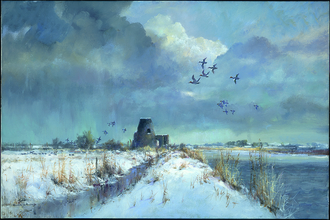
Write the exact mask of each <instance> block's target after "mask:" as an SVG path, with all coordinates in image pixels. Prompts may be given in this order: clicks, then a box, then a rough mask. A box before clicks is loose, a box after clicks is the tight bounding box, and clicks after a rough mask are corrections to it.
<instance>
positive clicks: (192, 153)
mask: <svg viewBox="0 0 330 220" xmlns="http://www.w3.org/2000/svg"><path fill="white" fill-rule="evenodd" d="M181 151H182V152H183V153H185V154H183V153H181V154H180V157H181V158H186V155H187V156H188V157H191V158H193V159H196V160H199V161H200V162H202V163H205V164H206V163H207V160H206V157H205V156H204V154H203V151H201V150H190V149H188V148H186V147H183V148H182V149H181Z"/></svg>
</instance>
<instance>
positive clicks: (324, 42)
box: [283, 31, 329, 54]
mask: <svg viewBox="0 0 330 220" xmlns="http://www.w3.org/2000/svg"><path fill="white" fill-rule="evenodd" d="M283 51H285V52H287V51H293V52H304V53H312V54H321V53H329V32H328V31H324V32H323V33H322V34H321V35H319V36H317V38H315V39H313V40H312V41H310V42H308V43H303V42H300V41H297V40H290V41H289V42H288V44H287V45H286V46H285V47H284V48H283Z"/></svg>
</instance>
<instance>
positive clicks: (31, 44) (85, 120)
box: [2, 2, 179, 142]
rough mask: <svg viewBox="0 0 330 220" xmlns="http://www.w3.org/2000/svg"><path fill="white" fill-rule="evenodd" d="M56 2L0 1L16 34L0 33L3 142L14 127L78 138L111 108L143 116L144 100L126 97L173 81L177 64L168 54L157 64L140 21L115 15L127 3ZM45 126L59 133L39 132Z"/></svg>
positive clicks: (121, 118)
mask: <svg viewBox="0 0 330 220" xmlns="http://www.w3.org/2000/svg"><path fill="white" fill-rule="evenodd" d="M56 4H57V3H56ZM58 4H60V5H58V6H56V5H55V3H54V2H38V3H36V4H32V3H28V4H27V3H24V2H6V3H3V5H4V7H3V8H2V10H4V9H6V10H7V11H6V13H3V14H4V18H3V24H2V25H3V27H7V29H8V30H9V31H12V32H15V31H16V32H18V33H19V34H18V35H17V37H13V35H12V34H10V33H3V34H5V35H3V36H2V45H3V47H2V64H3V65H2V106H3V111H2V112H3V114H4V115H6V120H5V122H4V123H2V125H3V128H4V130H3V131H4V133H3V134H4V135H3V137H4V138H8V140H11V141H13V139H16V138H15V137H16V135H15V133H17V132H19V133H20V134H21V137H22V139H24V140H28V139H29V138H32V139H34V141H37V142H40V141H46V140H48V141H49V140H50V138H54V137H55V136H58V137H64V136H63V135H64V134H65V136H66V135H68V136H75V135H76V132H81V129H87V128H88V129H89V128H90V126H92V125H93V123H94V124H96V126H98V127H96V128H95V129H96V130H100V131H101V130H102V129H104V128H103V126H102V122H104V120H105V119H106V118H109V117H113V113H116V112H117V113H116V114H115V115H116V118H117V119H118V123H119V122H121V123H123V124H129V122H130V120H131V119H132V117H134V118H140V117H141V112H139V111H136V110H137V109H140V110H142V111H143V110H144V109H145V108H148V107H145V106H148V104H147V103H143V102H139V100H134V102H131V103H130V102H127V97H130V96H132V94H134V93H135V90H139V89H144V90H145V91H147V93H152V90H154V89H156V88H158V87H162V86H167V85H168V84H171V83H173V82H175V80H177V79H178V74H177V72H176V71H175V68H177V67H178V65H179V64H176V63H173V61H171V60H168V61H167V62H168V63H166V65H165V66H162V65H161V64H157V62H156V57H157V56H158V55H159V54H160V53H161V51H160V50H159V48H156V47H155V46H154V45H153V44H152V42H151V39H150V37H147V36H146V32H145V30H144V28H143V26H142V25H141V24H139V23H132V24H131V23H129V22H128V21H127V20H126V18H125V17H121V16H119V13H120V11H121V10H122V9H123V8H125V7H127V6H129V5H130V3H129V2H63V3H58ZM54 7H55V8H56V7H58V8H57V9H55V8H54ZM54 10H58V11H57V13H55V12H54ZM59 16H60V17H59ZM11 17H12V19H10V18H11ZM26 26H29V27H30V28H29V29H28V31H27V32H26V33H21V32H19V31H21V30H22V28H24V27H26ZM94 56H98V57H99V59H95V58H94ZM86 60H91V61H90V63H89V64H87V63H86ZM94 62H99V64H101V65H103V67H100V68H99V67H98V65H95V64H94ZM110 62H112V64H115V65H114V66H112V65H111V64H110ZM117 62H119V63H117ZM90 64H92V65H90ZM117 64H118V65H117ZM116 65H117V66H116ZM155 93H158V92H155ZM152 101H153V100H150V99H146V102H148V103H150V102H152ZM13 108H14V109H16V110H15V111H12V110H11V109H13ZM134 112H135V113H134ZM14 121H20V123H21V125H20V126H17V127H16V129H15V132H14V130H13V131H11V130H10V129H9V127H8V126H9V125H10V124H12V123H14ZM50 126H51V127H52V128H54V129H55V128H57V131H58V133H54V134H45V135H41V134H40V135H38V134H39V132H40V130H42V129H44V128H45V127H48V128H49V127H50ZM64 128H65V129H64ZM69 128H70V129H69ZM47 130H49V129H47ZM27 131H29V132H27ZM63 132H65V133H63ZM95 133H96V132H95V130H94V134H95ZM49 135H51V137H50V136H49ZM95 135H96V134H95ZM111 135H112V134H111ZM113 137H114V136H113ZM114 138H115V137H114ZM32 141H33V140H32Z"/></svg>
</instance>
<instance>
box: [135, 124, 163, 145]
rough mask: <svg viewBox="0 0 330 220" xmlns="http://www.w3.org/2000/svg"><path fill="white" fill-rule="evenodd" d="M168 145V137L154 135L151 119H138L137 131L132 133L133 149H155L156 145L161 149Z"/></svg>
mask: <svg viewBox="0 0 330 220" xmlns="http://www.w3.org/2000/svg"><path fill="white" fill-rule="evenodd" d="M157 142H158V143H159V144H157ZM168 144H169V135H167V134H166V135H155V130H154V125H153V123H152V120H151V118H140V122H139V125H138V128H137V131H136V132H135V133H134V140H133V148H137V147H145V146H150V147H157V145H158V146H159V147H162V146H165V145H168Z"/></svg>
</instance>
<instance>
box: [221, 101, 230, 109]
mask: <svg viewBox="0 0 330 220" xmlns="http://www.w3.org/2000/svg"><path fill="white" fill-rule="evenodd" d="M220 102H222V104H224V105H225V106H226V107H227V105H228V104H229V103H228V100H222V101H220Z"/></svg>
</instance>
